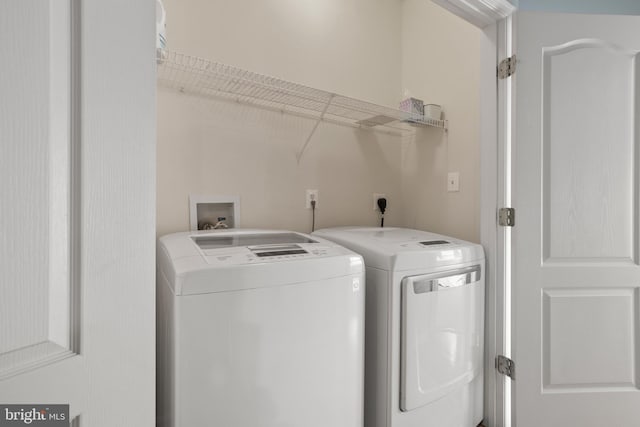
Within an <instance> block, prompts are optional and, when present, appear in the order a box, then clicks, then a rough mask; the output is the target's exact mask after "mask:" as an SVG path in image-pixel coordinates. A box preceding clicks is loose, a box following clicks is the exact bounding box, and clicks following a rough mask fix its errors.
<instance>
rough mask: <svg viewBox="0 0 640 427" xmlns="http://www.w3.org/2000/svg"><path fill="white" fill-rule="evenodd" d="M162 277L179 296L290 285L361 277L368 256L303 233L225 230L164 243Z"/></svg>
mask: <svg viewBox="0 0 640 427" xmlns="http://www.w3.org/2000/svg"><path fill="white" fill-rule="evenodd" d="M157 254H158V255H157V256H158V274H159V275H160V276H161V278H162V277H164V279H165V280H166V282H167V284H168V285H169V287H170V288H171V290H172V291H173V293H174V294H175V295H193V294H203V293H212V292H228V291H237V290H243V289H257V288H264V287H271V286H282V285H290V284H296V283H303V282H311V281H318V280H325V279H330V278H337V277H343V276H348V275H352V274H361V273H362V272H363V271H364V264H363V261H362V257H361V256H360V255H358V254H355V253H354V252H352V251H350V250H348V249H345V248H343V247H342V246H340V245H338V244H336V243H334V242H330V241H327V240H324V239H322V238H316V237H313V238H312V237H311V236H308V235H305V234H301V233H294V232H288V231H272V230H239V229H233V230H221V231H207V232H200V233H188V232H187V233H175V234H169V235H167V236H163V237H161V238H160V239H159V241H158V251H157Z"/></svg>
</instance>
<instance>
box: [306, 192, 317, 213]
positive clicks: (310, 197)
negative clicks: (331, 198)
mask: <svg viewBox="0 0 640 427" xmlns="http://www.w3.org/2000/svg"><path fill="white" fill-rule="evenodd" d="M312 200H315V201H316V208H317V207H318V190H307V194H306V196H305V205H304V206H305V207H306V208H307V209H311V201H312Z"/></svg>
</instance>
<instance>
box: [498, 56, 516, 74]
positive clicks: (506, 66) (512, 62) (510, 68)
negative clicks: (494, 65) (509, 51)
mask: <svg viewBox="0 0 640 427" xmlns="http://www.w3.org/2000/svg"><path fill="white" fill-rule="evenodd" d="M515 72H516V55H515V54H514V55H513V56H510V57H509V58H506V59H503V60H502V61H500V64H498V78H499V79H506V78H507V77H510V76H512V75H513V73H515Z"/></svg>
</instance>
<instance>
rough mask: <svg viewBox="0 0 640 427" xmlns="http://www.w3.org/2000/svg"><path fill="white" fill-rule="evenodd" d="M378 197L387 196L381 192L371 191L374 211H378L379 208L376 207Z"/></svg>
mask: <svg viewBox="0 0 640 427" xmlns="http://www.w3.org/2000/svg"><path fill="white" fill-rule="evenodd" d="M380 198H384V199H386V198H387V196H385V195H384V194H382V193H373V210H374V211H376V212H380V209H379V208H378V199H380Z"/></svg>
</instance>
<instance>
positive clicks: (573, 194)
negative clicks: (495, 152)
mask: <svg viewBox="0 0 640 427" xmlns="http://www.w3.org/2000/svg"><path fill="white" fill-rule="evenodd" d="M515 24H516V30H515V35H516V39H515V46H516V49H515V51H516V54H517V59H518V63H517V70H516V73H515V75H514V77H513V78H514V80H515V81H514V83H515V99H516V105H515V130H514V145H513V149H514V157H513V173H514V178H513V193H512V194H513V204H514V207H515V208H516V224H515V227H514V229H513V231H512V233H513V234H512V236H513V245H514V246H513V251H514V252H513V276H512V277H513V292H514V293H513V295H514V296H513V325H514V329H513V359H514V360H515V363H516V376H515V381H514V383H513V384H514V391H515V394H514V396H513V398H514V402H515V405H514V415H513V417H514V418H513V419H514V421H515V425H516V426H517V427H528V426H536V427H537V426H544V427H553V426H563V427H567V426H587V427H588V426H592V427H596V426H616V427H625V426H628V427H631V426H638V425H639V423H640V390H639V389H638V387H639V386H640V355H639V352H640V336H639V334H640V266H639V261H640V254H639V246H638V245H639V242H640V240H639V229H638V225H639V215H640V212H639V207H640V205H639V203H640V198H639V188H640V185H639V184H640V182H639V179H640V163H639V156H640V150H639V148H640V147H639V138H640V133H639V131H640V127H639V125H640V115H639V114H640V109H639V108H638V103H639V102H640V84H639V83H640V69H639V68H638V53H639V52H640V17H639V16H595V15H593V16H592V15H569V14H547V13H526V12H520V13H518V14H517V17H516V22H515Z"/></svg>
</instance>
